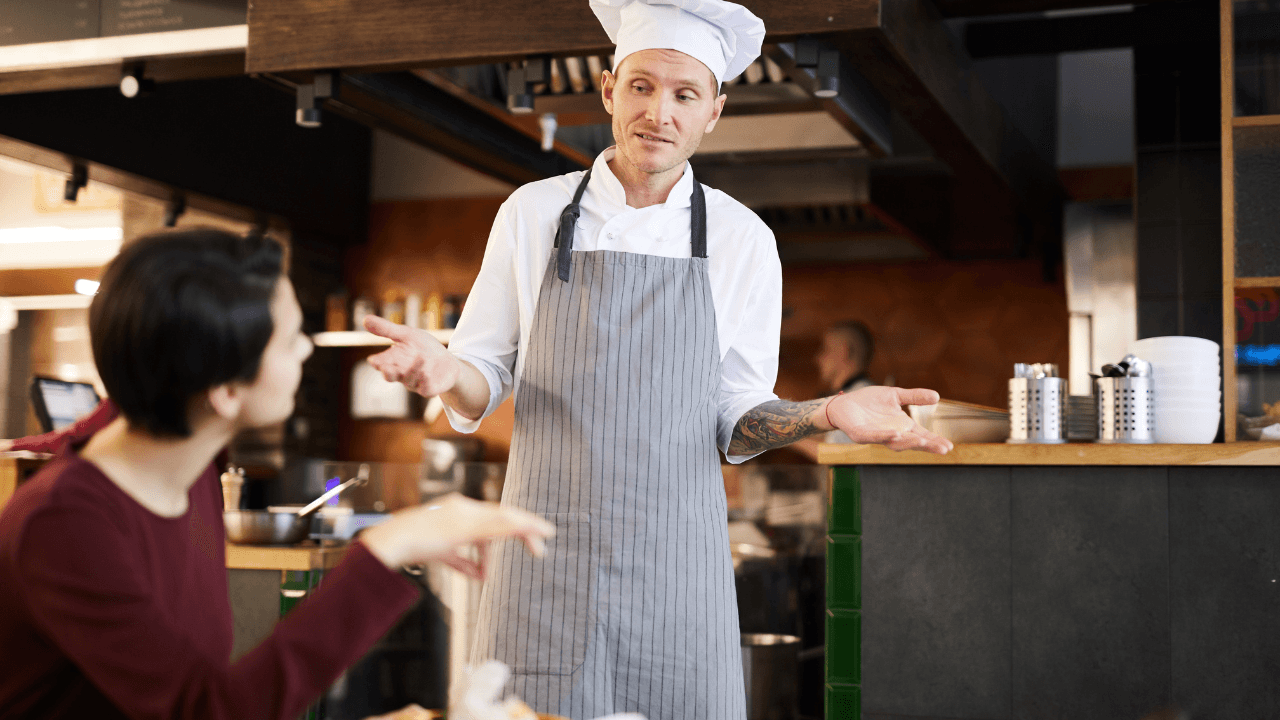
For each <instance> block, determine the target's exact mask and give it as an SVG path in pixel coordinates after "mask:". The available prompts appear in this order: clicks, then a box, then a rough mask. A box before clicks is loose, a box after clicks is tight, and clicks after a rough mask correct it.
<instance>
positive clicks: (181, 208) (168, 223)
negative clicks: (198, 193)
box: [164, 193, 187, 227]
mask: <svg viewBox="0 0 1280 720" xmlns="http://www.w3.org/2000/svg"><path fill="white" fill-rule="evenodd" d="M186 211H187V196H186V195H183V194H181V193H178V194H176V195H174V196H173V199H172V200H170V201H169V202H168V203H167V204H166V205H165V206H164V226H165V227H175V226H177V224H178V218H180V217H182V214H183V213H185V212H186Z"/></svg>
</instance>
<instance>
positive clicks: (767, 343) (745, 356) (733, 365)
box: [716, 253, 782, 465]
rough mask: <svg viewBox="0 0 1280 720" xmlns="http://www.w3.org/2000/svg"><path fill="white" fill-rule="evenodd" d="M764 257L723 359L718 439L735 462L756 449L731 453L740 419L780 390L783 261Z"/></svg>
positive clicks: (730, 460)
mask: <svg viewBox="0 0 1280 720" xmlns="http://www.w3.org/2000/svg"><path fill="white" fill-rule="evenodd" d="M771 260H772V261H771V262H765V263H762V265H761V267H760V268H759V270H757V272H756V274H755V277H754V279H753V280H752V283H751V293H750V296H749V299H748V301H747V304H746V310H745V314H744V318H745V321H744V322H741V323H740V324H739V326H738V332H737V335H736V336H735V337H734V339H733V342H732V344H731V345H730V346H729V351H728V352H727V353H725V356H724V360H723V362H722V364H721V378H720V404H719V413H718V421H717V423H716V436H717V437H716V439H717V442H718V443H719V445H720V450H721V452H723V453H724V454H725V459H727V460H728V461H729V462H730V463H733V464H735V465H736V464H738V463H741V462H745V461H747V460H750V459H751V458H753V457H755V456H756V455H759V454H760V453H752V454H750V455H730V454H729V443H730V442H732V441H733V432H734V429H735V428H736V427H737V426H738V421H739V420H741V419H742V416H743V415H745V414H746V413H747V411H749V410H751V409H752V408H754V407H756V406H758V405H760V404H762V403H766V402H770V401H772V400H777V399H778V396H777V395H776V394H774V392H773V386H774V383H775V382H776V381H777V379H778V335H779V333H780V332H781V329H782V265H781V263H779V262H778V259H777V254H776V253H774V254H772V257H771Z"/></svg>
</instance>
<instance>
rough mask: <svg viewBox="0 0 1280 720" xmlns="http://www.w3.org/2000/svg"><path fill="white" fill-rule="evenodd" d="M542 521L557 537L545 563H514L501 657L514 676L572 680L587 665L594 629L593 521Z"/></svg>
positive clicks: (579, 516) (568, 517)
mask: <svg viewBox="0 0 1280 720" xmlns="http://www.w3.org/2000/svg"><path fill="white" fill-rule="evenodd" d="M544 517H546V519H547V520H548V521H549V522H551V523H552V524H554V525H555V527H556V535H555V537H554V538H551V539H550V540H549V541H548V542H547V554H546V555H545V556H544V557H543V558H542V559H540V560H539V559H534V558H532V557H525V558H523V559H522V560H523V561H521V560H516V561H515V562H514V563H512V568H511V574H512V577H511V581H512V582H511V594H510V596H509V599H508V601H507V602H506V603H505V605H506V607H505V608H504V610H505V612H503V613H500V614H501V615H506V617H505V618H503V621H502V622H500V623H499V624H498V628H502V630H503V631H500V632H499V633H498V638H497V640H498V642H497V649H498V653H497V655H498V657H499V658H500V659H505V660H506V662H507V664H509V665H510V666H511V671H512V672H515V673H524V674H542V675H569V674H571V673H573V672H574V671H575V670H577V669H578V668H579V667H581V666H582V663H583V661H584V660H585V659H586V652H587V641H588V640H589V636H590V635H591V633H593V632H594V631H595V624H596V608H595V597H594V594H593V592H594V588H595V559H594V555H595V553H594V552H593V551H592V548H593V544H592V534H591V515H590V514H589V513H548V514H546V515H545V516H544ZM504 645H505V648H504V647H503V646H504Z"/></svg>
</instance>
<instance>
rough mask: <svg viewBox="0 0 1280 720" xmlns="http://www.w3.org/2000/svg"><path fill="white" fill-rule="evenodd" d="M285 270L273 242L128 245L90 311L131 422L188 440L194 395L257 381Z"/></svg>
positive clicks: (217, 237)
mask: <svg viewBox="0 0 1280 720" xmlns="http://www.w3.org/2000/svg"><path fill="white" fill-rule="evenodd" d="M283 264H284V251H283V249H282V248H281V247H280V244H279V243H277V242H276V241H275V240H272V239H270V238H267V237H264V236H262V235H256V234H254V235H250V236H248V237H240V236H237V235H234V234H232V233H229V232H225V231H222V230H215V229H209V228H199V229H192V230H179V231H167V232H160V233H155V234H152V235H148V236H146V237H143V238H140V239H138V240H137V241H135V242H133V243H131V244H129V245H127V246H125V248H124V249H123V250H122V251H121V252H120V254H119V255H118V256H117V257H116V258H115V259H114V260H112V261H111V264H110V265H108V266H107V269H106V271H105V272H104V273H103V277H102V285H101V287H99V289H98V294H97V295H96V296H95V297H94V298H93V303H92V304H91V305H90V306H89V333H90V338H91V341H92V345H93V360H94V363H95V364H96V365H97V368H98V375H99V376H100V377H101V378H102V384H103V385H104V386H105V387H106V389H107V394H108V395H109V396H110V397H111V399H112V401H114V402H115V404H116V405H117V406H118V407H119V408H120V412H121V413H122V414H123V415H124V416H125V417H126V418H127V419H128V420H129V422H130V423H132V424H134V425H136V426H138V427H140V428H143V429H145V430H146V431H148V432H150V433H152V434H154V435H160V436H177V437H189V436H190V435H191V425H190V423H189V422H188V418H187V410H188V404H189V403H190V401H191V398H192V397H194V396H195V395H196V393H199V392H202V391H204V390H208V389H209V388H211V387H215V386H217V385H221V384H222V383H226V382H230V381H232V380H244V381H252V380H253V379H254V378H256V377H257V375H258V368H259V366H260V365H261V361H262V353H263V351H264V350H265V349H266V347H267V341H268V340H270V339H271V333H272V332H273V330H274V323H273V321H272V319H271V298H272V296H273V295H274V294H275V289H276V285H277V284H278V283H279V279H280V274H281V271H282V269H283Z"/></svg>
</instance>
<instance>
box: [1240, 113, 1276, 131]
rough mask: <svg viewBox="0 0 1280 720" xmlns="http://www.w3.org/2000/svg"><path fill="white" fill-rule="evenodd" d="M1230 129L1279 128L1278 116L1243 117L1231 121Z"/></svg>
mask: <svg viewBox="0 0 1280 720" xmlns="http://www.w3.org/2000/svg"><path fill="white" fill-rule="evenodd" d="M1231 126H1232V127H1238V128H1239V127H1275V126H1280V115H1245V116H1244V117H1236V118H1232V119H1231Z"/></svg>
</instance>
